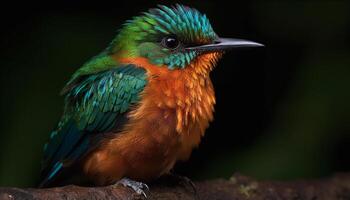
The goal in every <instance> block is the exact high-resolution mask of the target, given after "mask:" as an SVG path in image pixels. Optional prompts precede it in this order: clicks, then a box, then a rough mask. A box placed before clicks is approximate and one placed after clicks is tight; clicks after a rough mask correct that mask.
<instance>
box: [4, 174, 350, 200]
mask: <svg viewBox="0 0 350 200" xmlns="http://www.w3.org/2000/svg"><path fill="white" fill-rule="evenodd" d="M195 185H196V189H197V193H196V194H195V193H194V190H193V188H191V187H190V186H189V185H179V184H177V185H171V184H170V185H169V184H168V183H166V182H161V183H157V184H154V185H150V192H148V199H182V200H192V199H203V200H216V199H221V200H229V199H230V200H252V199H253V200H289V199H290V200H335V199H337V200H347V199H349V200H350V174H337V175H335V176H333V177H330V178H326V179H321V180H305V181H304V180H300V181H292V182H281V181H257V180H254V179H252V178H248V177H245V176H242V175H239V174H236V175H234V176H233V177H232V178H231V179H230V180H220V179H219V180H211V181H204V182H196V183H195ZM142 198H143V197H141V196H138V195H135V193H134V192H133V191H132V190H131V189H129V188H125V187H122V186H107V187H94V188H93V187H78V186H72V185H70V186H65V187H59V188H49V189H31V188H30V189H21V188H0V199H1V200H2V199H16V200H17V199H40V200H41V199H86V200H89V199H118V200H124V199H125V200H126V199H128V200H133V199H142Z"/></svg>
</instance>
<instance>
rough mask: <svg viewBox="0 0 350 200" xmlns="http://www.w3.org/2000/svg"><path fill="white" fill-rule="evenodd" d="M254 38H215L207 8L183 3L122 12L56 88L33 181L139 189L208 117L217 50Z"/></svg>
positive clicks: (179, 155) (182, 154)
mask: <svg viewBox="0 0 350 200" xmlns="http://www.w3.org/2000/svg"><path fill="white" fill-rule="evenodd" d="M259 46H263V45H261V44H259V43H256V42H252V41H247V40H241V39H228V38H219V37H218V36H217V34H216V33H215V32H214V30H213V29H212V26H211V25H210V23H209V20H208V18H207V17H206V16H205V15H203V14H201V13H199V12H198V11H197V10H196V9H193V8H189V7H186V6H182V5H176V6H173V7H167V6H159V7H158V8H154V9H150V10H149V11H148V12H145V13H143V14H142V15H141V16H137V17H134V18H133V19H132V20H130V21H127V22H126V23H125V24H124V26H123V27H122V28H121V30H120V31H119V33H118V35H117V36H116V37H115V39H114V40H113V41H112V42H111V44H110V45H109V46H108V47H107V48H106V49H105V50H104V51H103V52H102V53H100V54H99V55H97V56H96V57H93V58H92V59H91V60H89V61H88V62H87V63H85V64H84V65H83V66H82V67H81V68H80V69H78V70H77V71H76V72H75V73H74V74H73V76H72V78H71V79H70V81H69V82H68V83H67V84H66V86H65V87H64V88H63V90H62V95H65V107H64V113H63V116H62V118H61V120H60V122H59V124H58V126H57V128H56V129H55V131H53V132H52V133H51V136H50V140H49V142H48V143H47V144H45V146H44V159H43V168H42V179H41V183H40V187H51V186H59V185H65V184H71V183H74V184H82V183H83V182H88V183H92V184H94V185H108V184H113V183H116V182H118V183H121V184H123V185H126V186H129V187H132V188H133V189H134V190H135V191H136V192H138V193H140V194H141V193H143V190H142V187H145V185H144V184H142V183H141V182H143V181H150V180H153V179H156V178H158V177H160V176H161V175H164V174H166V173H168V172H169V171H170V170H171V169H172V168H173V166H174V164H175V163H176V162H177V161H179V160H187V159H188V158H189V156H190V154H191V151H192V149H193V148H194V147H196V146H198V144H199V142H200V140H201V138H202V137H203V135H204V132H205V130H206V128H207V127H208V125H209V122H210V121H212V119H213V111H214V104H215V96H214V89H213V85H212V82H211V80H210V77H209V73H210V71H212V69H213V68H214V66H215V64H216V62H217V61H218V59H219V58H220V57H221V55H222V54H223V52H224V51H225V50H228V49H231V48H236V47H259ZM138 181H140V182H138Z"/></svg>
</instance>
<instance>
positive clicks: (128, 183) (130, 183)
mask: <svg viewBox="0 0 350 200" xmlns="http://www.w3.org/2000/svg"><path fill="white" fill-rule="evenodd" d="M116 185H122V186H124V187H129V188H131V189H133V190H134V191H135V192H136V193H137V194H139V195H142V196H144V197H145V198H147V195H146V193H145V191H144V190H146V191H149V187H148V185H146V184H145V183H142V182H137V181H134V180H131V179H128V178H123V179H121V180H120V181H118V182H117V183H116Z"/></svg>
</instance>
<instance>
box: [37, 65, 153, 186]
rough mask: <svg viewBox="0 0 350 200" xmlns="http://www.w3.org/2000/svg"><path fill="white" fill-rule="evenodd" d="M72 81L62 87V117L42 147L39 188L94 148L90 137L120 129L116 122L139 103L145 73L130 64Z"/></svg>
mask: <svg viewBox="0 0 350 200" xmlns="http://www.w3.org/2000/svg"><path fill="white" fill-rule="evenodd" d="M73 78H74V79H76V80H73V81H70V84H73V85H74V86H69V85H68V86H66V87H68V88H69V90H68V91H66V98H65V101H66V109H65V115H64V116H63V117H62V120H61V122H60V123H59V125H58V128H57V130H55V131H53V132H52V134H51V139H50V141H49V142H48V143H47V144H46V145H45V146H46V147H45V152H44V162H43V170H42V175H43V181H42V184H41V186H45V185H47V184H49V182H50V180H51V179H54V177H56V176H59V174H60V173H61V172H60V171H62V170H64V169H65V167H64V165H63V163H74V161H75V160H76V159H78V158H81V157H82V156H84V155H85V154H86V153H87V152H89V151H90V150H91V149H92V148H94V146H96V144H93V143H92V142H91V139H89V138H91V137H93V135H95V134H100V133H105V132H108V131H111V130H112V129H114V128H118V127H119V128H121V127H122V126H123V124H116V122H117V121H118V119H119V118H120V117H123V116H125V115H126V113H127V111H128V110H130V106H131V105H132V104H135V103H137V102H138V101H139V100H140V93H141V92H142V91H143V89H144V87H145V85H146V84H147V79H146V73H145V70H144V69H143V68H138V67H135V66H133V65H123V66H118V67H115V68H112V69H110V70H107V71H102V72H99V73H96V74H91V75H86V76H85V77H84V78H83V79H81V78H79V77H73ZM77 80H78V81H79V83H76V82H75V81H77ZM100 139H102V137H100ZM95 143H96V141H95ZM97 143H98V141H97ZM57 163H62V164H57ZM49 179H50V180H49Z"/></svg>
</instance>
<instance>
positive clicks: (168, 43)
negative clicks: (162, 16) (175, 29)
mask: <svg viewBox="0 0 350 200" xmlns="http://www.w3.org/2000/svg"><path fill="white" fill-rule="evenodd" d="M179 44H180V42H179V40H178V39H177V38H176V37H175V36H168V37H165V38H163V40H162V45H163V46H164V47H166V48H168V49H176V48H177V47H178V46H179Z"/></svg>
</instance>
